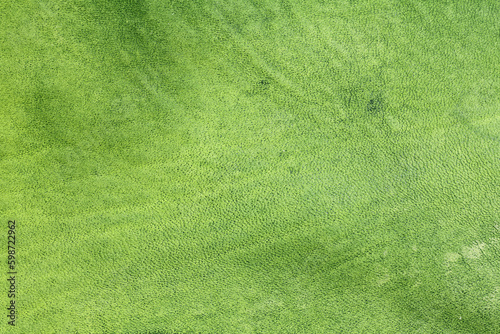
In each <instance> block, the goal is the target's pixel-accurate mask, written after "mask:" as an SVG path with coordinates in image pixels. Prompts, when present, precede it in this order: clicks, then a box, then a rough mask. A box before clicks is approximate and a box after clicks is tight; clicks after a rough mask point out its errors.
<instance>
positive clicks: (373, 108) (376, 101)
mask: <svg viewBox="0 0 500 334" xmlns="http://www.w3.org/2000/svg"><path fill="white" fill-rule="evenodd" d="M366 110H367V111H368V112H369V113H370V114H378V113H380V112H382V111H383V110H384V103H383V101H382V98H381V97H380V96H377V97H374V98H372V99H370V101H368V103H367V105H366Z"/></svg>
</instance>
